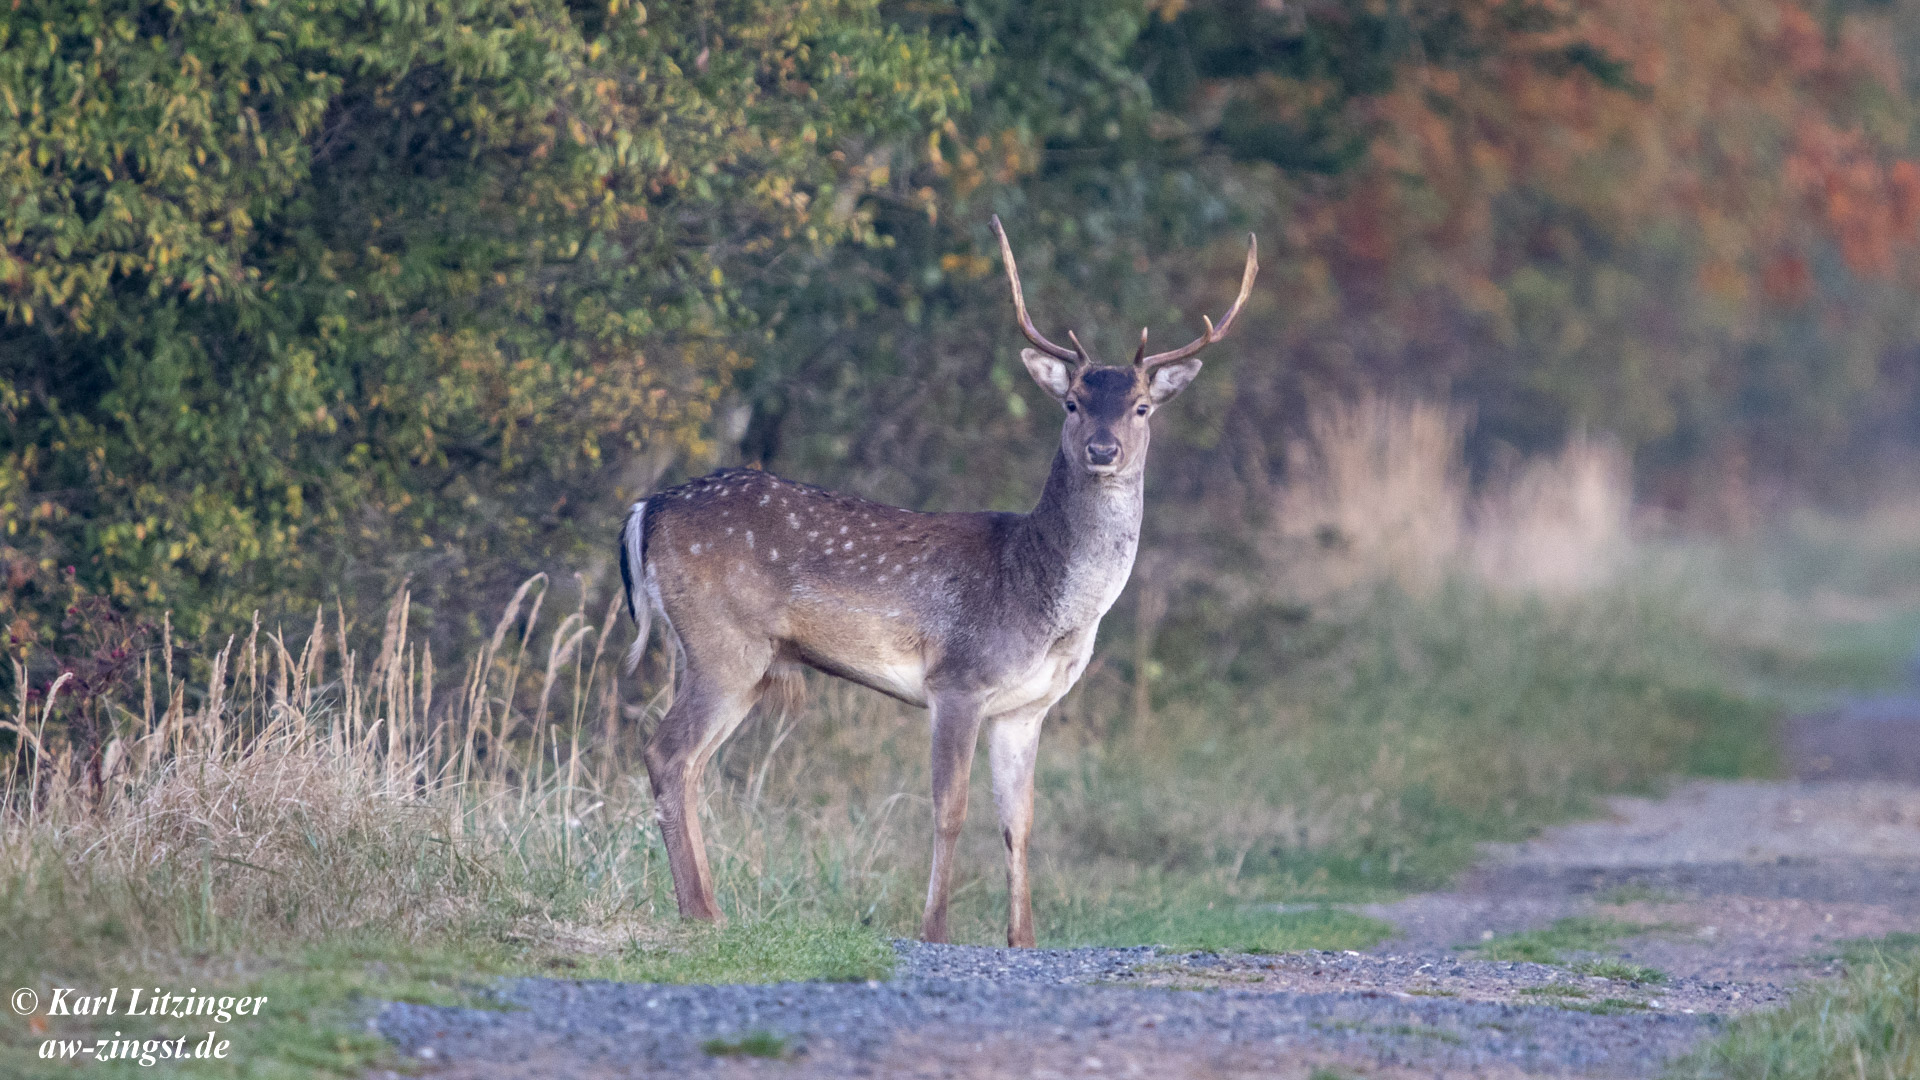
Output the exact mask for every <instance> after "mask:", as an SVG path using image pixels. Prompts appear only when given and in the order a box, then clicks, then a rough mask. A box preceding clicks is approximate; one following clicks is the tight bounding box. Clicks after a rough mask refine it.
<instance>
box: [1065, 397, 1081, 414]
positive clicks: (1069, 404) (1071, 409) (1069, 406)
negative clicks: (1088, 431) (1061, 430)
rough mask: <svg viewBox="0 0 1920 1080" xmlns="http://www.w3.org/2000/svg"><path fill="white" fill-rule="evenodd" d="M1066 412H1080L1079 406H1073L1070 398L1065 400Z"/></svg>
mask: <svg viewBox="0 0 1920 1080" xmlns="http://www.w3.org/2000/svg"><path fill="white" fill-rule="evenodd" d="M1067 411H1068V412H1079V411H1080V406H1078V405H1075V404H1074V403H1073V399H1072V398H1068V399H1067Z"/></svg>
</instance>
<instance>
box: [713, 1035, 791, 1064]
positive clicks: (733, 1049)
mask: <svg viewBox="0 0 1920 1080" xmlns="http://www.w3.org/2000/svg"><path fill="white" fill-rule="evenodd" d="M700 1049H702V1050H704V1051H706V1052H707V1053H708V1054H710V1055H712V1056H714V1057H761V1058H777V1057H781V1056H783V1055H785V1054H786V1052H787V1040H785V1039H783V1038H781V1037H780V1036H778V1035H775V1034H774V1033H773V1032H771V1031H754V1032H749V1033H748V1034H747V1035H746V1036H744V1037H742V1038H739V1039H708V1040H707V1041H706V1042H703V1043H701V1044H700Z"/></svg>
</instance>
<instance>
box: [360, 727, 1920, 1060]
mask: <svg viewBox="0 0 1920 1080" xmlns="http://www.w3.org/2000/svg"><path fill="white" fill-rule="evenodd" d="M1908 740H1920V701H1914V700H1911V699H1905V698H1889V699H1879V700H1876V701H1873V702H1864V703H1857V704H1855V705H1850V706H1847V707H1843V708H1840V709H1837V710H1835V711H1833V712H1831V713H1828V714H1825V715H1824V716H1819V717H1808V718H1803V719H1802V720H1799V721H1796V722H1795V724H1794V725H1793V726H1792V727H1790V729H1789V731H1788V733H1787V739H1786V744H1787V746H1788V748H1789V752H1790V754H1791V755H1792V760H1793V764H1794V767H1795V770H1796V772H1797V773H1798V774H1800V775H1801V776H1816V777H1820V779H1800V780H1793V781H1783V782H1775V783H1692V784H1688V785H1685V786H1683V787H1680V788H1679V789H1677V790H1675V791H1674V792H1672V793H1671V794H1670V795H1669V796H1667V797H1666V798H1663V799H1659V800H1650V799H1621V800H1616V801H1615V802H1614V803H1613V805H1612V810H1613V813H1612V815H1611V816H1610V817H1609V818H1608V819H1606V820H1602V821H1595V822H1587V823H1582V824H1578V825H1571V826H1566V827H1563V828H1559V829H1554V830H1551V831H1549V832H1548V833H1546V834H1544V835H1543V836H1541V837H1539V838H1537V839H1535V840H1533V841H1530V842H1528V843H1526V844H1520V845H1513V846H1508V847H1502V848H1498V849H1493V850H1490V851H1489V852H1488V854H1487V857H1486V858H1485V860H1484V861H1483V862H1482V863H1481V865H1479V866H1478V867H1476V868H1475V869H1474V870H1473V871H1471V872H1470V873H1468V874H1467V875H1465V876H1464V877H1463V879H1462V880H1461V882H1460V883H1459V884H1458V886H1457V887H1456V888H1455V889H1454V890H1452V891H1449V892H1445V893H1434V894H1426V895H1421V896H1415V897H1410V898H1408V899H1406V900H1403V901H1400V902H1398V903H1394V904H1390V905H1382V906H1376V907H1369V908H1363V909H1360V910H1363V911H1365V912H1366V913H1368V914H1372V915H1375V916H1377V917H1379V918H1383V919H1386V920H1387V921H1389V922H1391V923H1393V924H1394V925H1395V926H1397V927H1399V928H1400V931H1401V933H1400V936H1398V937H1396V938H1394V939H1391V940H1389V941H1388V942H1386V943H1384V944H1383V945H1382V946H1381V947H1379V948H1378V949H1375V950H1374V951H1373V952H1372V953H1370V954H1360V953H1342V954H1333V953H1300V954H1291V955H1287V956H1273V957H1245V956H1208V955H1193V956H1162V955H1158V954H1156V953H1155V952H1154V951H1153V950H1151V949H1084V950H1071V951H1045V952H1028V953H1011V952H1008V951H1006V950H998V949H986V948H970V947H932V946H921V945H912V944H903V945H902V946H901V950H902V951H901V963H900V967H899V971H898V973H897V974H896V976H895V978H894V979H893V980H891V981H890V982H888V983H885V984H873V983H870V984H866V985H850V986H848V985H836V986H828V985H787V986H771V987H656V986H640V985H623V984H609V983H576V982H565V981H558V980H514V981H511V982H508V983H505V984H503V985H502V987H501V988H500V991H499V993H500V996H501V997H502V999H503V1000H504V1002H505V1003H507V1004H509V1005H511V1006H513V1007H514V1008H513V1009H511V1010H510V1011H504V1012H494V1011H482V1010H456V1009H435V1008H428V1007H422V1006H408V1005H393V1006H389V1007H388V1008H387V1009H386V1010H385V1011H383V1012H382V1013H381V1014H380V1015H379V1017H378V1018H377V1025H378V1028H379V1030H380V1031H381V1032H383V1033H384V1034H385V1035H386V1036H387V1037H388V1038H390V1039H392V1040H393V1041H394V1042H395V1044H396V1045H397V1046H398V1047H400V1048H402V1050H403V1051H404V1052H406V1053H408V1054H410V1055H412V1056H413V1057H414V1058H415V1059H417V1061H418V1063H419V1065H420V1067H421V1068H422V1070H423V1071H424V1072H425V1073H426V1074H428V1075H434V1076H441V1077H447V1078H476V1080H477V1078H506V1077H562V1076H566V1077H595V1078H598V1077H630V1076H669V1075H671V1076H680V1075H687V1074H696V1075H711V1076H722V1077H725V1076H735V1075H769V1076H771V1075H778V1076H783V1077H795V1078H814V1077H841V1076H927V1077H935V1076H945V1077H1002V1076H1005V1077H1016V1076H1017V1077H1067V1076H1075V1077H1079V1076H1103V1075H1106V1076H1156V1077H1159V1076H1175V1077H1196V1078H1199V1077H1239V1076H1248V1077H1251V1076H1299V1077H1304V1076H1306V1075H1308V1074H1309V1073H1310V1071H1311V1070H1312V1069H1314V1068H1316V1067H1319V1066H1325V1065H1332V1066H1335V1067H1337V1068H1340V1069H1342V1070H1343V1071H1346V1072H1349V1073H1357V1074H1361V1075H1366V1076H1377V1077H1383V1078H1394V1077H1402V1076H1405V1077H1414V1076H1419V1077H1433V1076H1447V1077H1453V1076H1486V1077H1505V1076H1539V1075H1547V1076H1654V1075H1657V1074H1658V1073H1659V1072H1660V1070H1661V1067H1662V1064H1663V1063H1664V1062H1666V1061H1668V1060H1670V1059H1671V1058H1672V1057H1673V1056H1675V1055H1677V1054H1680V1053H1684V1052H1685V1051H1686V1050H1687V1049H1688V1048H1690V1047H1691V1046H1694V1045H1696V1044H1697V1043H1698V1042H1699V1041H1700V1040H1702V1039H1705V1038H1708V1037H1711V1036H1712V1034H1713V1033H1714V1032H1715V1031H1716V1030H1717V1028H1718V1026H1719V1024H1720V1023H1721V1021H1722V1020H1723V1018H1725V1017H1727V1016H1730V1015H1734V1014H1738V1013H1741V1012H1745V1011H1748V1010H1751V1009H1755V1008H1765V1007H1771V1006H1775V1005H1778V1004H1780V1003H1781V1002H1782V1001H1783V1000H1784V999H1785V998H1786V996H1787V994H1788V992H1789V990H1790V988H1791V987H1792V986H1793V985H1795V984H1796V983H1799V982H1802V981H1804V980H1807V979H1809V978H1815V977H1818V976H1820V975H1823V974H1826V973H1829V972H1831V971H1832V970H1834V962H1833V960H1832V958H1831V953H1832V951H1833V949H1834V947H1835V943H1836V942H1839V941H1842V940H1845V939H1848V938H1857V937H1866V936H1875V935H1880V934H1885V933H1888V932H1891V931H1895V930H1916V929H1920V759H1915V760H1914V761H1913V762H1912V764H1913V766H1914V769H1915V772H1914V773H1912V774H1909V773H1906V772H1904V771H1902V769H1903V766H1902V763H1903V762H1906V760H1907V758H1906V757H1903V756H1902V755H1903V754H1907V753H1908V749H1907V748H1908ZM1889 741H1890V742H1892V743H1897V744H1898V746H1891V745H1888V743H1889ZM1876 745H1878V746H1880V747H1881V749H1880V750H1879V751H1876V750H1875V746H1876ZM1914 745H1920V742H1916V743H1914ZM1569 917H1581V918H1585V919H1588V920H1603V921H1605V922H1606V923H1608V924H1613V925H1615V927H1616V929H1617V928H1618V927H1619V926H1620V925H1629V926H1635V927H1644V928H1647V929H1646V930H1645V931H1644V932H1637V933H1630V934H1628V935H1627V936H1623V937H1621V938H1619V939H1618V940H1616V941H1613V942H1611V943H1604V944H1602V945H1600V946H1597V947H1595V948H1594V949H1592V950H1590V951H1586V952H1581V951H1577V950H1576V951H1567V952H1563V953H1562V954H1561V955H1559V956H1557V957H1554V959H1555V960H1556V963H1554V964H1552V965H1547V964H1539V963H1499V962H1493V961H1489V960H1484V959H1478V958H1476V956H1475V953H1474V951H1473V950H1472V946H1475V945H1478V944H1480V943H1481V942H1482V941H1483V940H1486V939H1487V938H1489V937H1497V936H1498V935H1505V934H1509V933H1513V932H1516V931H1524V930H1536V929H1539V928H1542V927H1547V926H1550V925H1552V924H1553V923H1555V921H1556V920H1560V919H1565V918H1569ZM1463 947H1465V948H1463ZM1583 961H1585V962H1587V963H1588V964H1592V963H1593V962H1596V961H1615V962H1618V963H1619V964H1622V965H1627V966H1632V967H1647V968H1655V969H1658V970H1659V971H1660V972H1662V973H1664V974H1665V976H1666V978H1665V980H1664V981H1660V982H1654V981H1634V980H1632V979H1629V978H1625V977H1608V976H1607V975H1606V974H1582V973H1579V972H1577V971H1574V970H1572V969H1573V968H1574V967H1575V966H1578V965H1580V964H1581V963H1582V962H1583ZM1600 970H1602V971H1603V972H1608V971H1610V972H1613V973H1614V974H1615V975H1616V976H1618V975H1619V974H1620V972H1621V971H1622V970H1623V969H1622V968H1619V967H1615V968H1603V969H1600ZM754 1031H767V1032H772V1033H775V1034H777V1035H779V1036H780V1037H781V1038H782V1039H783V1040H784V1053H783V1056H782V1057H780V1058H778V1059H771V1060H770V1059H760V1058H752V1057H738V1056H714V1055H710V1054H708V1053H706V1052H705V1051H704V1050H703V1049H702V1048H701V1047H702V1044H703V1043H704V1042H706V1041H707V1040H709V1039H714V1038H722V1039H734V1040H737V1039H739V1038H741V1037H742V1036H744V1035H746V1034H748V1033H750V1032H754Z"/></svg>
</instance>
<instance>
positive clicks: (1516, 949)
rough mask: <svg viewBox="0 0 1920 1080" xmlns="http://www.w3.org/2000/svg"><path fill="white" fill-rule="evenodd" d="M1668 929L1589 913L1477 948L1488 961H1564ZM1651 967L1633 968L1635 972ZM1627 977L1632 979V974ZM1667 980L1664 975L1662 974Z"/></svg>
mask: <svg viewBox="0 0 1920 1080" xmlns="http://www.w3.org/2000/svg"><path fill="white" fill-rule="evenodd" d="M1661 929H1665V928H1664V927H1660V926H1644V925H1641V924H1639V923H1625V922H1620V921H1619V920H1617V919H1596V918H1591V917H1588V916H1579V915H1576V916H1572V917H1570V918H1565V919H1559V920H1556V921H1555V922H1554V924H1553V925H1552V926H1549V927H1546V928H1544V929H1540V930H1523V931H1521V932H1519V933H1517V934H1505V935H1502V936H1500V937H1496V938H1494V939H1493V940H1491V941H1488V942H1486V943H1484V944H1481V945H1478V946H1476V947H1475V948H1476V949H1477V951H1478V952H1479V953H1480V955H1482V956H1484V957H1486V958H1487V959H1489V960H1520V961H1526V962H1528V963H1533V964H1564V963H1567V962H1568V961H1567V957H1566V954H1567V953H1592V952H1600V951H1601V950H1604V949H1608V948H1611V947H1612V946H1613V943H1614V942H1616V941H1619V940H1620V939H1621V938H1626V937H1633V936H1635V935H1638V934H1646V933H1651V932H1653V931H1656V930H1661ZM1642 970H1649V969H1640V968H1635V969H1632V971H1633V972H1634V973H1638V972H1640V971H1642ZM1591 974H1595V975H1602V974H1604V975H1606V976H1607V977H1608V978H1621V977H1623V976H1621V975H1616V974H1612V973H1611V972H1603V971H1600V970H1598V969H1595V970H1594V971H1592V972H1591ZM1624 977H1628V978H1631V977H1632V975H1627V976H1624ZM1662 979H1664V976H1662Z"/></svg>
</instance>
